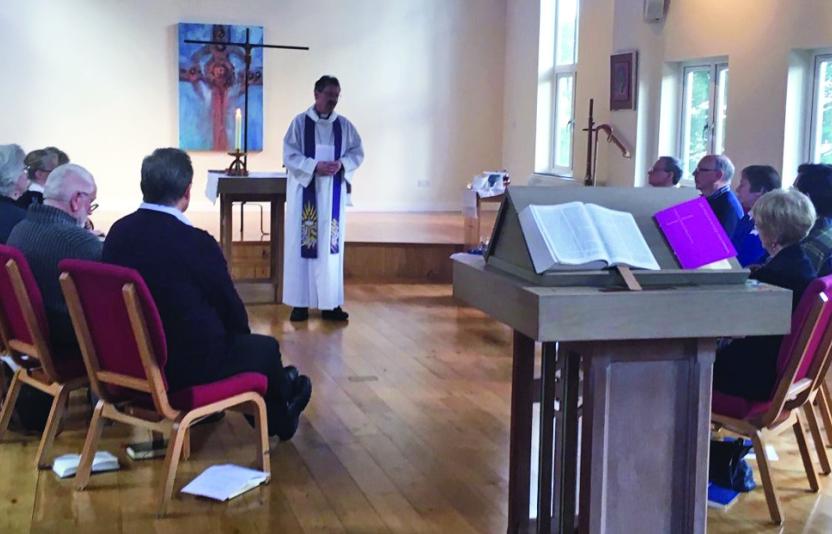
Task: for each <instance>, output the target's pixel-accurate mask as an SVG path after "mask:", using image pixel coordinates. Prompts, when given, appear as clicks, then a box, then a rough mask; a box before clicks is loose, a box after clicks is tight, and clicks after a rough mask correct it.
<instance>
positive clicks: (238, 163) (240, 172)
mask: <svg viewBox="0 0 832 534" xmlns="http://www.w3.org/2000/svg"><path fill="white" fill-rule="evenodd" d="M228 155H229V156H234V161H232V162H231V165H230V166H229V167H228V169H227V170H226V171H225V173H226V174H227V175H228V176H248V169H247V168H246V161H245V160H246V159H247V158H246V153H245V152H240V150H239V149H237V150H235V151H234V152H229V153H228Z"/></svg>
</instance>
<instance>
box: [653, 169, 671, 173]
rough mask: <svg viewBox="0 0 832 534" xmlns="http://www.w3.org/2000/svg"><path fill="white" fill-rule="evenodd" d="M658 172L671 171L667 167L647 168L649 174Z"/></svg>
mask: <svg viewBox="0 0 832 534" xmlns="http://www.w3.org/2000/svg"><path fill="white" fill-rule="evenodd" d="M657 172H670V171H669V170H667V169H647V174H655V173H657Z"/></svg>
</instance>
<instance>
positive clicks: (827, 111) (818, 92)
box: [809, 53, 832, 163]
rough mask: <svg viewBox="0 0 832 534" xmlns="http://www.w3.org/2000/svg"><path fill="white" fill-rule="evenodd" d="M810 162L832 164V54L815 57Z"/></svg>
mask: <svg viewBox="0 0 832 534" xmlns="http://www.w3.org/2000/svg"><path fill="white" fill-rule="evenodd" d="M810 127H811V133H810V135H809V160H810V161H812V162H815V163H832V53H825V54H817V55H816V56H815V72H814V77H813V83H812V115H811V118H810Z"/></svg>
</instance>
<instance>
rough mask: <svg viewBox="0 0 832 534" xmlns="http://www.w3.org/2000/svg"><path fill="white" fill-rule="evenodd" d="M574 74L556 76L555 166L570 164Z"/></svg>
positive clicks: (567, 165)
mask: <svg viewBox="0 0 832 534" xmlns="http://www.w3.org/2000/svg"><path fill="white" fill-rule="evenodd" d="M574 89H575V76H574V75H572V74H565V75H563V76H558V86H557V95H556V97H555V98H556V99H557V100H556V101H557V107H556V108H555V109H556V110H557V116H556V117H555V166H556V167H571V166H572V130H573V129H572V102H573V100H572V99H573V97H574V93H575V91H574Z"/></svg>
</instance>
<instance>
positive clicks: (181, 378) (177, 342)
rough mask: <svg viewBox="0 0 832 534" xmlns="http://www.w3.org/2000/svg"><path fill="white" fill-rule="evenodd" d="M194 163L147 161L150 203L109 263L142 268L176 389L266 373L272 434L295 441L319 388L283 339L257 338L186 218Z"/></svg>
mask: <svg viewBox="0 0 832 534" xmlns="http://www.w3.org/2000/svg"><path fill="white" fill-rule="evenodd" d="M193 173H194V171H193V167H192V166H191V159H190V157H188V155H187V154H186V153H185V152H182V151H181V150H177V149H175V148H160V149H157V150H155V151H154V152H153V154H151V155H150V156H147V157H146V158H145V159H144V161H143V162H142V171H141V176H142V178H141V189H142V194H143V196H144V203H142V204H141V206H139V209H138V211H136V212H134V213H132V214H130V215H128V216H126V217H124V218H122V219H120V220H119V221H117V222H116V223H115V224H114V225H113V226H112V228H111V229H110V232H109V234H108V235H107V240H106V241H105V243H104V261H106V262H108V263H114V264H117V265H123V266H125V267H130V268H133V269H136V270H137V271H138V272H139V273H140V274H141V275H142V277H143V278H144V280H145V282H146V283H147V286H148V287H149V288H150V292H151V293H152V294H153V298H154V300H155V301H156V306H157V307H158V308H159V314H160V315H161V318H162V324H163V325H164V328H165V336H166V337H167V344H168V362H167V365H166V367H165V374H166V375H167V380H168V384H169V385H170V388H171V390H172V391H175V390H177V389H181V388H185V387H189V386H194V385H198V384H207V383H210V382H214V381H217V380H221V379H223V378H227V377H229V376H232V375H235V374H238V373H242V372H246V371H250V372H257V373H261V374H263V375H265V376H266V377H267V378H268V381H269V386H268V391H267V392H266V405H267V406H268V420H269V421H268V423H269V434H270V435H277V436H279V437H280V439H281V440H287V439H290V438H291V437H292V436H293V435H294V433H295V430H296V429H297V426H298V418H299V416H300V413H301V412H302V411H303V409H304V408H306V405H307V404H308V403H309V398H310V396H311V394H312V383H311V382H310V380H309V378H308V377H306V376H303V375H301V376H298V374H297V369H294V368H293V367H285V368H284V367H283V364H282V363H281V359H280V350H279V347H278V344H277V341H276V340H275V339H274V338H272V337H269V336H262V335H256V334H252V333H251V331H250V330H249V326H248V315H247V314H246V309H245V307H244V306H243V303H242V301H241V300H240V297H239V295H237V291H236V290H235V289H234V284H233V283H232V282H231V276H230V275H229V273H228V265H227V264H226V262H225V258H224V257H223V255H222V250H221V249H220V247H219V245H218V244H217V242H216V241H215V240H214V238H213V237H211V235H210V234H209V233H208V232H205V231H203V230H199V229H197V228H194V227H193V226H191V223H190V222H189V221H188V219H187V218H186V217H185V215H184V214H183V212H184V211H185V210H186V209H187V208H188V204H189V202H190V198H191V184H192V178H193Z"/></svg>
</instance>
